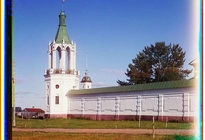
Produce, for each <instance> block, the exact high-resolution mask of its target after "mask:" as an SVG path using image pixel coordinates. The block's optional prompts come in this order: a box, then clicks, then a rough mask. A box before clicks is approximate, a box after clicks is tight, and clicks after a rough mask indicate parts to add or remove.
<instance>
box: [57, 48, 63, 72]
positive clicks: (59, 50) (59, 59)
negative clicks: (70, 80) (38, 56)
mask: <svg viewBox="0 0 205 140" xmlns="http://www.w3.org/2000/svg"><path fill="white" fill-rule="evenodd" d="M61 56H62V54H61V48H60V47H58V48H57V49H56V68H57V69H59V68H60V65H61Z"/></svg>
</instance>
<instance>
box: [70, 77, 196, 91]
mask: <svg viewBox="0 0 205 140" xmlns="http://www.w3.org/2000/svg"><path fill="white" fill-rule="evenodd" d="M196 83H197V80H196V79H191V80H178V81H168V82H156V83H148V84H138V85H130V86H115V87H104V88H92V89H80V90H70V91H68V93H67V95H80V94H97V93H116V92H118V93H119V92H134V91H143V90H159V89H171V88H187V87H194V86H196Z"/></svg>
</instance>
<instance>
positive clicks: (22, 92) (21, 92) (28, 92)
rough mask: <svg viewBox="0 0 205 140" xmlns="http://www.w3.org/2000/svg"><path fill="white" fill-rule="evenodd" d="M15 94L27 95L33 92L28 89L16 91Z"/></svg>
mask: <svg viewBox="0 0 205 140" xmlns="http://www.w3.org/2000/svg"><path fill="white" fill-rule="evenodd" d="M15 94H16V95H28V94H33V92H30V91H18V92H16V93H15Z"/></svg>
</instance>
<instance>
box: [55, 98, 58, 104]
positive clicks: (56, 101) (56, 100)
mask: <svg viewBox="0 0 205 140" xmlns="http://www.w3.org/2000/svg"><path fill="white" fill-rule="evenodd" d="M55 104H59V96H56V97H55Z"/></svg>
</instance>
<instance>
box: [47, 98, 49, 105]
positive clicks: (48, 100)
mask: <svg viewBox="0 0 205 140" xmlns="http://www.w3.org/2000/svg"><path fill="white" fill-rule="evenodd" d="M47 104H48V105H49V96H48V97H47Z"/></svg>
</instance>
